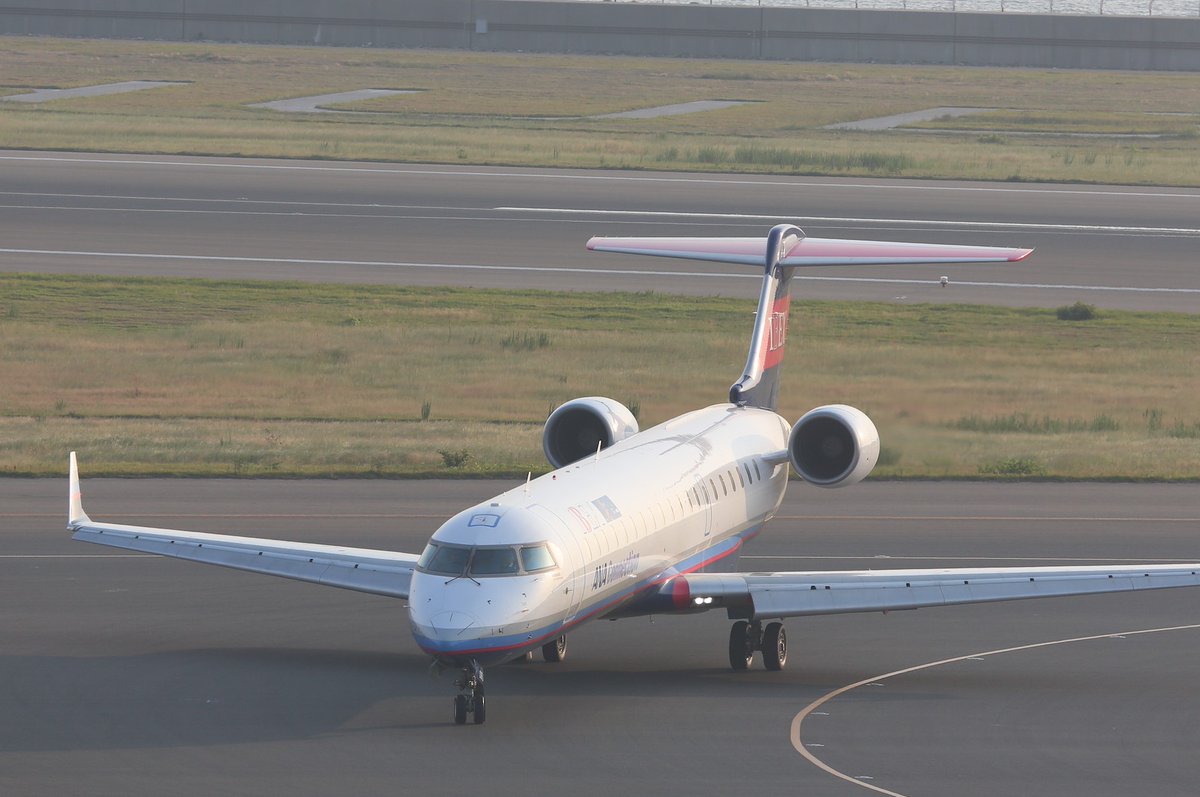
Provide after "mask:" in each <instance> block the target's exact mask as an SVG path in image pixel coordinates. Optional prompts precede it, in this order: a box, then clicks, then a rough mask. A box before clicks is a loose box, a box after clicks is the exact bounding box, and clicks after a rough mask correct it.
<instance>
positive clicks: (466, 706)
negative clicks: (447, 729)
mask: <svg viewBox="0 0 1200 797" xmlns="http://www.w3.org/2000/svg"><path fill="white" fill-rule="evenodd" d="M454 685H455V686H457V687H458V692H459V693H458V695H457V696H456V697H455V698H454V724H455V725H466V724H467V715H468V714H470V715H471V716H472V718H473V719H474V721H475V724H476V725H482V724H483V722H484V720H486V719H487V704H486V703H485V702H484V698H483V668H482V667H480V666H479V662H477V661H475V660H474V659H471V666H469V667H463V674H462V678H460V679H458V680H457V681H455V682H454Z"/></svg>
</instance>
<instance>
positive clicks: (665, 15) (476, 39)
mask: <svg viewBox="0 0 1200 797" xmlns="http://www.w3.org/2000/svg"><path fill="white" fill-rule="evenodd" d="M0 34H9V35H27V34H28V35H40V36H85V37H95V38H106V37H107V38H128V39H133V38H137V39H164V40H184V41H197V40H209V41H239V42H263V43H272V44H328V45H340V46H347V47H366V46H374V47H433V48H449V49H471V50H497V51H516V50H521V51H526V52H558V53H619V54H627V55H648V56H673V57H717V58H751V59H756V58H764V59H777V60H794V61H850V62H878V63H910V64H968V65H974V66H1029V67H1057V68H1065V69H1074V68H1080V69H1163V70H1189V71H1200V19H1179V18H1173V19H1163V18H1158V19H1151V18H1142V17H1083V16H1053V15H1040V14H1038V15H1035V14H956V13H942V12H920V11H874V10H872V11H865V10H863V11H860V10H851V9H845V10H840V9H806V8H758V7H754V8H727V7H726V8H722V7H712V6H695V5H674V6H670V5H648V4H647V5H642V4H630V3H621V4H615V3H599V2H597V3H563V2H537V1H536V0H9V2H8V3H7V4H4V5H0Z"/></svg>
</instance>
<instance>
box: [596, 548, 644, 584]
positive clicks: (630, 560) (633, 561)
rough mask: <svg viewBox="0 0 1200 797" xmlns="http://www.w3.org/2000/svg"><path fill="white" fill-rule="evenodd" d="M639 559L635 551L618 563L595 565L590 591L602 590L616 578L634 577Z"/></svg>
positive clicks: (639, 555) (639, 556)
mask: <svg viewBox="0 0 1200 797" xmlns="http://www.w3.org/2000/svg"><path fill="white" fill-rule="evenodd" d="M640 559H641V554H639V553H637V552H636V551H630V552H629V554H628V555H627V556H626V557H625V558H624V559H622V560H621V561H619V562H605V563H604V564H601V565H596V570H595V572H594V573H593V575H592V589H593V590H598V589H603V588H604V587H606V586H608V585H609V584H611V583H613V582H614V581H616V580H617V579H618V578H624V577H625V576H632V575H634V574H635V573H637V566H638V561H639V560H640Z"/></svg>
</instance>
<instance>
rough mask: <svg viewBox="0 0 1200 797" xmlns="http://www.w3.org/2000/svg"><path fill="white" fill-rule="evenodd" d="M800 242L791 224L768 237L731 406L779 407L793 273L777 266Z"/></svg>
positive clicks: (801, 235)
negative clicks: (751, 325)
mask: <svg viewBox="0 0 1200 797" xmlns="http://www.w3.org/2000/svg"><path fill="white" fill-rule="evenodd" d="M803 239H804V233H803V232H801V230H800V228H799V227H796V226H793V225H791V224H777V225H775V226H774V227H772V228H771V232H770V233H769V234H768V235H767V248H766V255H765V257H764V260H763V284H762V292H761V293H760V294H759V297H758V312H757V313H756V314H755V317H754V334H753V335H751V337H750V353H749V355H748V356H747V358H746V368H745V370H744V371H743V372H742V376H741V378H740V379H738V381H737V382H734V384H733V386H732V387H730V388H729V401H730V402H731V403H733V404H737V405H739V406H749V407H763V408H766V409H769V410H774V409H775V407H776V405H777V404H778V401H779V378H780V369H781V368H782V366H783V350H784V345H785V344H786V343H787V327H788V313H789V312H790V310H791V301H792V293H791V291H792V272H793V271H794V269H793V268H788V267H784V266H781V265H780V264H779V262H780V261H781V260H783V259H784V258H786V257H787V255H788V252H790V251H791V250H792V248H793V247H794V246H796V244H798V243H800V241H801V240H803Z"/></svg>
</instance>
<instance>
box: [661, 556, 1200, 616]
mask: <svg viewBox="0 0 1200 797" xmlns="http://www.w3.org/2000/svg"><path fill="white" fill-rule="evenodd" d="M679 578H681V579H684V580H685V582H686V584H687V594H686V596H680V597H682V598H683V600H682V601H680V602H681V603H684V602H686V601H694V602H695V604H696V605H702V606H705V607H710V606H711V607H712V608H716V607H718V606H724V607H726V608H728V609H730V611H731V613H734V614H735V616H745V617H749V618H752V619H756V620H757V619H763V618H768V617H779V618H782V617H801V616H805V615H816V614H843V613H848V612H887V611H898V610H902V609H920V608H925V607H930V606H950V605H955V604H964V603H991V602H995V601H1010V600H1022V599H1027V598H1057V597H1064V596H1067V595H1091V594H1095V593H1100V592H1130V591H1134V590H1142V589H1168V588H1171V587H1195V586H1200V564H1178V565H1174V564H1172V565H1119V566H1115V567H1114V566H1094V565H1087V566H1080V567H986V568H940V569H931V570H841V571H819V570H817V571H809V572H781V573H688V574H686V575H683V576H680V577H679ZM678 593H679V590H678V589H676V594H677V595H678ZM685 605H686V604H685Z"/></svg>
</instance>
